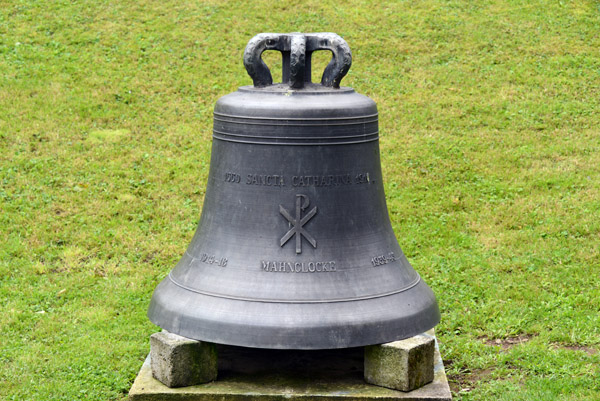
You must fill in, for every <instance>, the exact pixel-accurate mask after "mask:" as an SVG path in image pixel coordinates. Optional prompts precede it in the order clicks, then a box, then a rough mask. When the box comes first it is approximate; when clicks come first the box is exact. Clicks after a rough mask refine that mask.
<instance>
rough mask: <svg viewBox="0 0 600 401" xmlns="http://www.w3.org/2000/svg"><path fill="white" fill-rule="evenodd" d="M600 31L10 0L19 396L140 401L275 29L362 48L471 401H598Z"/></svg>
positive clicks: (389, 15)
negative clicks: (221, 161)
mask: <svg viewBox="0 0 600 401" xmlns="http://www.w3.org/2000/svg"><path fill="white" fill-rule="evenodd" d="M599 26H600V4H599V3H598V2H597V1H591V0H588V1H578V2H575V1H536V2H529V1H499V0H488V1H478V2H468V1H463V2H458V1H441V0H438V1H435V0H427V1H419V2H389V3H387V4H386V3H382V2H372V1H354V2H347V3H340V2H331V1H307V2H277V3H274V2H265V1H253V2H240V1H231V2H219V1H212V2H211V1H205V2H186V1H183V2H182V1H178V2H172V1H164V2H150V1H137V2H130V1H123V2H108V1H105V2H92V1H78V2H72V1H52V2H41V1H9V2H7V1H0V150H1V152H0V208H1V209H0V210H1V214H0V241H1V243H2V245H1V246H0V305H1V306H0V310H1V311H2V313H1V314H0V335H1V337H0V388H1V390H0V399H6V400H77V399H90V400H120V399H123V398H125V396H126V394H127V391H128V389H129V387H130V386H131V383H132V381H133V379H134V377H135V375H136V373H137V371H138V369H139V367H140V365H141V363H142V361H143V359H144V357H145V355H146V353H147V352H148V336H149V335H150V334H151V333H152V332H155V331H156V330H157V328H156V327H154V326H153V325H152V324H151V323H150V322H149V321H148V320H147V318H146V316H145V312H146V307H147V305H148V302H149V299H150V295H151V293H152V291H153V289H154V287H155V285H156V284H157V283H158V282H159V281H160V279H161V278H162V277H164V276H165V274H166V273H167V272H168V271H169V270H170V269H171V268H172V267H173V266H174V264H175V263H176V261H177V260H178V258H179V257H180V256H181V255H182V253H183V251H184V249H185V247H186V246H187V244H188V243H189V241H190V239H191V237H192V235H193V233H194V230H195V225H196V224H197V221H198V219H199V216H200V208H201V205H202V200H203V194H204V183H205V182H206V177H207V174H208V167H209V166H208V160H209V152H210V145H211V121H212V120H211V117H212V116H211V113H212V107H213V105H214V103H215V101H216V100H217V99H218V98H219V97H220V96H222V95H224V94H226V93H229V92H232V91H234V90H236V89H237V87H239V86H241V85H246V84H248V83H249V82H250V80H249V78H248V77H247V75H246V73H245V71H244V69H243V66H242V63H241V55H242V52H243V49H244V47H245V45H246V43H247V41H248V40H249V39H250V38H251V37H252V36H254V35H255V34H256V33H259V32H269V31H278V32H291V31H305V32H318V31H332V32H337V33H338V34H340V35H341V36H343V37H344V38H345V39H346V40H347V41H348V43H349V44H350V46H351V48H352V50H353V57H354V65H353V67H352V69H351V70H350V72H349V74H348V76H347V78H346V79H345V81H344V83H345V84H346V85H348V86H352V87H354V88H355V89H356V90H357V91H359V92H361V93H364V94H367V95H369V96H370V97H372V98H373V99H374V100H376V101H377V102H378V106H379V111H380V128H381V149H382V159H383V160H382V162H383V168H384V177H385V180H386V182H385V185H386V191H387V198H388V207H389V210H390V217H391V219H392V223H393V225H394V228H395V231H396V234H397V236H398V240H399V242H400V244H401V246H402V247H403V249H404V251H405V253H406V254H407V256H408V258H409V260H411V262H412V264H413V266H414V267H415V268H416V269H417V270H418V271H419V272H420V273H421V275H422V276H423V277H424V278H425V279H426V281H427V282H428V283H429V284H430V286H431V287H432V288H433V289H434V291H435V292H436V294H437V297H438V300H439V304H440V307H441V309H442V313H443V318H442V322H441V324H440V325H439V326H438V328H437V333H438V337H439V340H440V342H441V350H442V354H443V356H444V358H445V359H446V360H447V363H446V365H447V371H448V373H449V375H450V379H451V381H452V386H453V390H454V392H455V396H456V399H458V400H484V399H499V400H534V399H535V400H537V399H544V400H546V399H547V400H597V399H599V398H600V384H599V383H600V380H599V379H598V378H599V377H600V353H599V352H598V351H599V348H600V329H599V327H600V289H599V284H598V283H599V280H598V277H599V276H600V167H599V166H600V118H599V116H600V112H599V111H600V56H599V53H598V49H599V48H600V34H599V29H598V27H599ZM268 59H269V60H270V61H271V62H274V58H273V56H272V55H269V57H268ZM324 62H325V61H324V60H321V61H320V63H321V64H323V63H324ZM517 337H518V338H519V340H518V341H516V340H515V338H517Z"/></svg>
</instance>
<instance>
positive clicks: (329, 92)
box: [148, 33, 440, 349]
mask: <svg viewBox="0 0 600 401" xmlns="http://www.w3.org/2000/svg"><path fill="white" fill-rule="evenodd" d="M265 50H278V51H280V52H281V54H282V60H283V72H282V81H283V83H279V84H273V83H272V78H271V73H270V72H269V69H268V67H267V66H266V65H265V64H264V62H263V61H262V59H261V54H262V52H263V51H265ZM318 50H327V51H330V52H331V53H332V59H331V61H330V62H329V64H328V65H327V67H326V68H325V71H324V73H323V77H322V80H321V83H320V84H315V83H311V80H310V76H311V71H310V70H311V63H310V61H311V54H312V52H314V51H318ZM351 62H352V56H351V53H350V49H349V47H348V45H347V43H346V42H345V41H344V40H343V39H342V38H340V37H339V36H338V35H336V34H333V33H313V34H297V33H293V34H270V33H268V34H267V33H265V34H259V35H257V36H255V37H254V38H252V39H251V40H250V42H249V43H248V46H247V47H246V50H245V53H244V65H245V67H246V70H247V71H248V74H249V75H250V77H251V78H252V80H253V82H254V85H253V86H244V87H241V88H239V90H238V91H237V92H234V93H231V94H229V95H226V96H223V97H222V98H220V99H219V100H218V102H217V104H216V106H215V110H214V131H213V144H212V155H211V162H210V172H209V177H208V183H207V188H206V196H205V199H204V205H203V209H202V216H201V219H200V222H199V224H198V228H197V231H196V233H195V235H194V238H193V239H192V242H191V244H190V245H189V247H188V248H187V251H186V252H185V254H184V255H183V257H182V258H181V260H180V261H179V263H178V264H177V265H176V266H175V268H174V269H173V270H172V271H171V272H170V273H169V275H168V276H167V277H166V278H165V279H164V280H163V281H162V282H161V283H160V284H159V285H158V286H157V288H156V290H155V291H154V295H153V297H152V301H151V303H150V308H149V310H148V316H149V318H150V320H151V321H152V322H154V323H155V324H157V325H158V326H160V327H162V328H164V329H166V330H168V331H170V332H173V333H176V334H179V335H181V336H184V337H188V338H192V339H197V340H202V341H208V342H214V343H220V344H229V345H237V346H246V347H258V348H278V349H331V348H348V347H355V346H364V345H369V344H381V343H386V342H390V341H395V340H399V339H404V338H408V337H412V336H414V335H417V334H420V333H422V332H424V331H427V330H429V329H430V328H432V327H433V326H435V325H436V324H437V323H438V322H439V319H440V315H439V310H438V306H437V302H436V299H435V296H434V294H433V292H432V291H431V290H430V288H429V287H428V286H427V284H425V282H424V281H423V280H422V279H421V277H420V276H419V274H418V273H417V272H415V270H414V269H413V268H412V266H411V265H410V263H409V262H408V260H407V259H406V257H405V256H404V254H403V253H402V251H401V249H400V247H399V245H398V242H397V240H396V237H395V236H394V232H393V230H392V226H391V224H390V220H389V216H388V212H387V206H386V202H385V195H384V187H383V181H382V174H381V166H380V157H379V142H378V118H377V106H376V105H375V102H373V101H372V100H371V99H369V98H368V97H366V96H363V95H360V94H358V93H356V92H355V91H354V90H353V89H351V88H348V87H340V81H341V79H342V78H343V77H344V76H345V75H346V73H347V72H348V69H349V68H350V64H351Z"/></svg>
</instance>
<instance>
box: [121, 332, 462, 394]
mask: <svg viewBox="0 0 600 401" xmlns="http://www.w3.org/2000/svg"><path fill="white" fill-rule="evenodd" d="M218 352H219V376H218V378H217V381H214V382H211V383H206V384H201V385H197V386H190V387H181V388H169V387H167V386H165V385H163V384H162V383H160V382H159V381H158V380H156V379H154V378H153V377H152V370H151V367H150V359H149V358H147V359H146V361H145V362H144V365H143V366H142V369H141V370H140V372H139V374H138V376H137V378H136V379H135V382H134V383H133V386H132V387H131V391H130V392H129V400H130V401H216V400H219V401H259V400H260V401H276V400H277V401H283V400H286V401H295V400H302V401H308V400H317V401H368V400H377V401H392V400H402V401H449V400H451V399H452V396H451V393H450V388H449V386H448V381H447V379H446V373H445V371H444V365H443V363H442V359H441V357H440V353H439V350H438V348H437V342H436V351H435V357H434V358H435V378H434V380H433V382H432V383H429V384H427V385H425V386H423V387H421V388H419V389H417V390H413V391H411V392H407V393H405V392H402V391H396V390H390V389H387V388H384V387H379V386H374V385H371V384H368V383H366V382H365V381H364V379H363V362H364V359H363V358H364V356H363V348H362V347H361V348H350V349H343V350H319V351H290V350H265V349H252V348H242V347H232V346H221V345H219V348H218Z"/></svg>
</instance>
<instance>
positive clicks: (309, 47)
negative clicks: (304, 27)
mask: <svg viewBox="0 0 600 401" xmlns="http://www.w3.org/2000/svg"><path fill="white" fill-rule="evenodd" d="M265 50H279V51H280V52H281V53H282V56H283V74H282V81H283V82H287V83H289V85H290V87H291V88H294V89H300V88H302V87H303V86H304V83H305V82H311V81H310V72H311V66H310V59H311V55H312V52H314V51H317V50H329V51H331V53H332V58H331V61H330V62H329V64H328V65H327V67H325V71H324V72H323V76H322V78H321V84H322V85H323V86H327V87H332V88H339V87H340V82H341V80H342V78H343V77H344V76H345V75H346V74H347V73H348V70H349V69H350V66H351V65H352V53H351V52H350V47H349V46H348V44H347V43H346V41H345V40H344V39H342V38H341V37H340V36H338V35H336V34H335V33H330V32H321V33H308V34H301V33H289V34H280V33H261V34H258V35H256V36H255V37H253V38H252V39H250V41H249V42H248V45H247V46H246V50H245V51H244V66H245V67H246V71H248V75H250V77H251V78H252V81H253V83H254V86H255V87H264V86H268V85H271V84H272V83H273V77H272V76H271V71H269V67H267V65H266V64H265V63H264V61H263V60H262V53H263V52H264V51H265Z"/></svg>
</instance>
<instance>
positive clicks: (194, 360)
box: [150, 331, 217, 387]
mask: <svg viewBox="0 0 600 401" xmlns="http://www.w3.org/2000/svg"><path fill="white" fill-rule="evenodd" d="M150 360H151V367H152V375H153V376H154V378H156V379H157V380H158V381H160V382H161V383H163V384H164V385H165V386H167V387H186V386H193V385H196V384H200V383H207V382H210V381H213V380H216V378H217V348H216V345H215V344H212V343H207V342H203V341H196V340H191V339H189V338H185V337H182V336H179V335H177V334H173V333H169V332H167V331H163V332H160V333H154V334H152V335H151V336H150Z"/></svg>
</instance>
